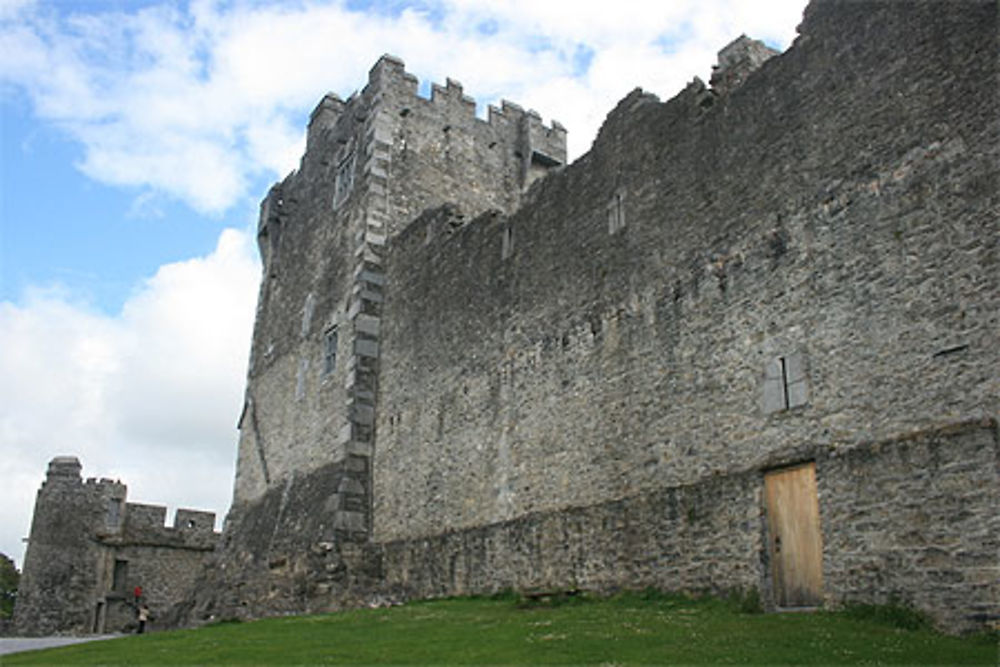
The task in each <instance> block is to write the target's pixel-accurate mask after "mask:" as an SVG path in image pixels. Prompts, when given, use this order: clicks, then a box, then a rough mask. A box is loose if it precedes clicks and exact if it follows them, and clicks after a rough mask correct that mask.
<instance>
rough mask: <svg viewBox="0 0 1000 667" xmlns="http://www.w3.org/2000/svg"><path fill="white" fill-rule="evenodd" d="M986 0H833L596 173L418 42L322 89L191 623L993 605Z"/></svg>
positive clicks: (639, 130) (265, 222)
mask: <svg viewBox="0 0 1000 667" xmlns="http://www.w3.org/2000/svg"><path fill="white" fill-rule="evenodd" d="M996 14H997V5H996V3H995V2H986V1H977V0H970V1H968V2H962V3H955V2H942V1H935V0H913V1H907V2H883V3H859V2H854V1H850V0H843V1H841V0H816V1H814V2H813V3H812V4H811V5H810V6H809V8H808V9H807V10H806V13H805V16H804V19H803V22H802V24H801V26H800V28H799V32H800V34H799V37H798V38H797V39H796V41H795V43H794V44H793V45H792V46H791V47H790V48H789V49H788V50H787V51H786V52H785V53H782V54H775V53H774V52H772V51H771V50H770V49H768V48H767V47H766V46H764V45H763V44H761V43H759V42H754V41H753V40H750V39H748V38H746V37H741V38H739V39H737V40H736V41H734V42H732V43H731V44H730V45H728V46H727V47H725V49H723V51H722V52H721V53H720V57H719V65H718V67H717V68H716V70H715V72H714V74H713V76H712V81H711V86H706V85H705V84H704V83H702V82H701V81H699V80H697V79H696V80H695V81H693V82H692V83H691V84H690V85H688V87H687V88H686V89H684V90H683V91H681V92H680V93H679V94H677V95H676V96H675V97H673V98H672V99H670V100H668V101H666V102H661V101H660V100H659V98H657V97H656V96H655V95H653V94H651V93H649V92H646V91H643V90H641V89H636V90H635V91H633V92H632V93H630V94H629V95H628V96H626V97H625V98H624V99H623V100H622V101H621V102H620V103H619V104H618V105H617V107H616V108H615V109H613V110H612V111H611V112H610V113H609V115H608V117H607V119H606V121H605V122H604V125H603V127H602V128H601V130H600V132H599V134H598V136H597V138H596V140H595V141H594V144H593V146H592V147H591V149H590V151H589V152H588V153H587V154H585V155H584V156H583V157H581V158H580V159H579V160H577V161H575V162H574V163H573V164H570V165H566V164H565V163H566V153H565V130H564V129H563V128H562V127H561V126H560V125H559V124H557V123H551V124H550V125H546V124H543V123H542V121H541V119H540V118H539V116H538V115H537V114H536V113H534V112H533V111H526V110H524V109H522V108H520V107H518V106H516V105H514V104H511V103H509V102H504V103H502V104H501V105H500V107H498V108H490V109H489V111H488V114H487V118H486V119H485V120H483V119H480V118H477V117H476V115H475V103H474V102H473V101H472V100H470V99H469V98H468V97H466V96H465V95H464V94H463V91H462V87H461V85H459V84H458V83H457V82H455V81H451V80H449V81H447V82H446V84H445V85H444V86H437V85H435V86H433V87H432V94H431V97H430V99H424V98H422V97H420V96H418V95H417V82H416V80H415V79H414V78H413V77H412V76H411V75H410V74H408V73H407V72H406V71H405V68H404V66H403V64H402V62H400V61H399V60H397V59H395V58H393V57H389V56H385V57H383V58H382V59H380V60H379V61H378V63H376V65H375V66H374V67H373V69H372V70H371V72H370V74H369V79H368V83H367V85H366V86H365V87H364V88H363V89H362V90H361V91H360V92H358V93H357V94H355V95H354V96H352V97H351V98H349V99H347V100H341V99H339V98H337V97H336V96H333V95H328V96H326V97H325V98H324V99H323V100H322V101H321V102H320V104H319V106H318V107H317V109H316V111H315V112H314V113H313V115H312V118H311V121H310V125H309V132H308V140H307V149H306V153H305V155H304V156H303V158H302V162H301V165H300V168H299V169H298V170H297V171H295V172H294V173H292V174H291V175H289V176H288V177H287V178H286V179H285V180H284V181H282V182H281V183H279V184H277V185H275V186H274V187H273V188H272V189H271V191H270V193H269V194H268V196H267V197H266V198H265V200H264V202H263V204H262V206H261V217H260V227H259V241H260V250H261V255H262V258H263V261H264V274H263V276H262V281H261V289H260V298H259V303H258V312H257V320H256V325H255V331H254V339H253V351H252V356H251V360H250V368H249V372H248V379H247V391H246V402H245V406H244V410H243V414H242V416H241V418H240V422H239V423H240V446H239V454H238V462H237V474H236V481H235V488H234V495H233V506H232V508H231V511H230V513H229V516H228V519H227V523H226V529H225V531H224V535H223V539H222V543H221V546H220V548H219V550H218V551H217V553H216V555H215V557H213V558H212V559H211V560H210V562H209V563H208V565H207V566H206V568H205V569H204V570H203V571H202V573H201V574H200V576H199V580H198V583H197V584H196V593H195V595H194V596H193V597H192V598H190V599H188V600H186V601H185V602H184V603H183V604H182V605H179V606H178V607H177V608H176V609H175V611H174V612H173V613H174V616H173V617H172V618H173V619H174V621H175V622H177V623H196V622H203V621H205V620H208V619H212V618H226V617H254V616H261V615H267V614H274V613H284V612H305V611H323V610H332V609H338V608H343V607H348V606H356V605H367V604H375V603H380V602H382V601H385V600H387V599H407V598H412V597H429V596H440V595H453V594H462V593H482V592H489V591H496V590H500V589H503V588H507V587H515V588H521V589H550V590H555V589H564V588H587V589H591V590H597V591H610V590H617V589H620V588H629V587H643V586H657V587H659V588H662V589H666V590H678V591H715V592H722V591H726V590H729V589H735V588H740V589H743V590H746V589H748V588H752V589H757V590H758V591H760V593H761V595H762V599H764V601H765V604H766V605H767V606H768V608H770V609H782V608H788V607H803V606H805V607H816V606H825V607H830V608H835V607H837V606H839V605H842V604H845V603H849V602H886V601H889V600H898V601H901V602H903V603H906V604H910V605H913V606H915V607H916V608H918V609H921V610H923V611H925V612H927V613H928V614H930V615H931V616H932V617H933V618H934V619H935V620H936V622H937V623H938V624H939V626H940V627H942V628H945V629H948V630H951V631H964V630H973V629H977V628H982V627H985V626H988V625H990V624H993V623H996V621H997V620H998V619H1000V584H998V579H1000V564H998V537H997V536H998V534H1000V523H998V522H1000V519H998V512H997V509H996V508H997V507H1000V445H998V427H997V419H998V417H1000V373H998V371H997V369H998V368H1000V263H998V249H997V244H998V239H1000V182H998V164H1000V155H998V146H1000V141H998V139H1000V116H998V114H997V113H996V108H997V104H996V102H997V100H996V90H997V87H996V82H997V58H996V54H997V52H998V50H997V46H998V45H997V32H996V25H997V16H996ZM81 604H82V603H81Z"/></svg>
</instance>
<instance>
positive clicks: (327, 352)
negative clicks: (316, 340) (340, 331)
mask: <svg viewBox="0 0 1000 667" xmlns="http://www.w3.org/2000/svg"><path fill="white" fill-rule="evenodd" d="M336 369H337V327H335V326H333V327H330V328H329V329H327V330H326V333H324V334H323V375H324V376H327V375H330V374H331V373H333V372H334V371H335V370H336Z"/></svg>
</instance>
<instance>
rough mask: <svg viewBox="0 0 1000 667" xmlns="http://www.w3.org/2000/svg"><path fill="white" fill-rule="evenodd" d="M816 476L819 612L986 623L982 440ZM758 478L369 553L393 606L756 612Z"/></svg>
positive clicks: (988, 433)
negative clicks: (748, 595)
mask: <svg viewBox="0 0 1000 667" xmlns="http://www.w3.org/2000/svg"><path fill="white" fill-rule="evenodd" d="M802 460H813V461H815V462H816V470H817V486H818V495H819V505H820V514H821V523H822V531H823V543H824V558H823V570H824V597H825V601H826V604H827V606H829V607H834V608H835V607H837V606H840V605H841V604H843V603H845V602H866V603H884V602H889V601H892V600H898V601H899V602H902V603H905V604H911V605H913V606H914V607H916V608H918V609H921V610H923V611H925V612H927V613H928V614H930V615H931V616H932V617H933V618H934V619H935V621H936V622H937V623H938V625H939V626H940V627H941V628H943V629H946V630H950V631H965V630H970V629H976V628H981V627H984V626H985V625H987V624H989V623H990V622H992V621H995V620H996V619H997V618H1000V603H998V600H1000V595H998V593H1000V588H998V584H997V580H998V575H1000V568H998V559H997V553H998V550H997V547H998V544H997V539H998V538H997V535H998V532H1000V531H998V523H1000V519H998V516H997V512H996V508H997V507H998V506H1000V491H998V488H1000V484H998V477H1000V475H998V465H997V461H998V447H997V427H996V424H995V422H993V421H983V422H971V423H962V424H956V425H952V426H949V427H947V428H942V429H936V430H933V431H926V432H922V433H918V434H913V435H908V436H905V437H900V438H897V439H894V440H890V441H883V442H879V443H872V444H868V445H862V446H859V447H854V448H852V449H850V450H847V451H843V452H841V451H838V450H837V449H836V448H826V447H824V448H822V449H814V450H811V451H810V450H807V449H799V450H797V451H796V452H794V453H790V454H789V457H788V460H786V461H781V463H789V462H794V461H802ZM763 476H764V470H751V471H745V472H742V473H739V474H733V475H726V476H715V477H710V478H707V479H704V480H701V481H699V482H698V483H696V484H691V485H685V486H678V487H671V488H665V489H662V490H658V491H654V492H651V493H646V494H642V495H638V496H634V497H630V498H623V499H621V500H617V501H614V502H608V503H601V504H597V505H593V506H590V507H583V508H573V509H566V510H564V511H556V512H545V513H537V514H532V515H528V516H524V517H521V518H518V519H515V520H512V521H507V522H503V523H497V524H493V525H488V526H483V527H479V528H475V529H469V530H462V531H454V532H448V533H444V534H440V535H433V536H427V537H425V538H423V539H414V540H400V541H393V542H388V543H385V544H384V545H382V546H383V568H384V573H385V590H386V591H395V592H396V593H397V594H400V595H403V596H405V597H419V598H424V597H436V596H445V595H460V594H471V593H485V592H494V591H498V590H502V589H505V588H514V589H520V590H531V589H536V590H537V589H568V588H581V589H587V590H596V591H603V592H608V591H613V590H616V589H619V588H642V587H646V586H654V587H656V588H659V589H663V590H673V591H696V592H716V593H718V592H724V591H726V590H729V589H735V588H741V589H744V590H745V589H748V588H756V589H759V590H761V591H762V592H763V596H762V597H763V599H764V600H765V604H768V605H769V606H770V605H771V603H770V602H769V601H770V599H771V592H770V587H771V583H770V576H769V573H768V556H767V553H766V549H765V545H766V544H767V539H766V538H767V535H766V530H767V528H766V516H765V510H764V501H763Z"/></svg>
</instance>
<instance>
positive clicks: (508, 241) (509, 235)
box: [500, 227, 514, 259]
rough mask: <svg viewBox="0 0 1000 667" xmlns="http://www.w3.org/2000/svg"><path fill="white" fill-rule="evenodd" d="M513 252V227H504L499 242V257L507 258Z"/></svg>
mask: <svg viewBox="0 0 1000 667" xmlns="http://www.w3.org/2000/svg"><path fill="white" fill-rule="evenodd" d="M513 252H514V228H513V227H504V229H503V238H502V242H501V244H500V258H501V259H507V258H509V257H510V255H511V253H513Z"/></svg>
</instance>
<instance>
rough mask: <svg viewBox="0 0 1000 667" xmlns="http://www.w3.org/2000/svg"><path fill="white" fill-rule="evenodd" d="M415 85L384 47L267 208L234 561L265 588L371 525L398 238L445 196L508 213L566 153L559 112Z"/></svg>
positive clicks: (312, 130) (333, 105) (336, 104)
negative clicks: (384, 325) (388, 260)
mask: <svg viewBox="0 0 1000 667" xmlns="http://www.w3.org/2000/svg"><path fill="white" fill-rule="evenodd" d="M417 87H418V82H417V80H416V78H415V77H413V76H412V75H411V74H409V73H407V72H406V71H405V69H404V66H403V63H402V62H401V61H399V60H397V59H395V58H393V57H390V56H384V57H382V58H381V59H380V60H379V61H378V62H377V63H376V64H375V66H374V67H373V68H372V70H371V72H370V74H369V79H368V84H367V85H366V86H365V87H364V89H363V90H362V91H361V92H359V93H356V94H355V95H352V96H351V97H350V98H349V99H347V100H346V101H345V100H341V99H340V98H338V97H337V96H335V95H332V94H329V95H327V96H325V97H324V98H323V100H322V101H321V102H320V103H319V105H318V106H317V107H316V109H315V111H314V112H313V113H312V116H311V119H310V123H309V130H308V138H307V147H306V153H305V155H304V156H303V158H302V161H301V165H300V168H299V169H298V170H297V171H295V172H293V173H292V174H291V175H289V176H288V177H287V178H286V179H285V180H284V181H282V182H281V183H279V184H277V185H275V186H274V187H273V188H272V189H271V191H270V192H269V194H268V195H267V197H266V198H265V199H264V201H263V203H262V205H261V212H260V224H259V229H258V241H259V247H260V253H261V257H262V259H263V266H264V277H263V279H262V283H261V288H260V295H259V302H258V310H257V318H256V325H255V329H254V336H253V346H252V352H251V360H250V368H249V373H248V380H247V391H246V401H245V405H244V410H243V413H242V416H241V417H240V420H239V429H240V445H239V455H238V463H237V473H236V483H235V490H234V495H233V508H232V512H231V514H230V524H231V525H230V526H229V531H228V534H229V535H230V536H231V538H232V539H231V540H228V539H227V551H226V554H227V556H226V558H225V561H226V563H227V566H228V567H229V569H230V571H231V570H232V563H233V562H238V563H241V564H242V565H241V567H244V566H245V567H249V568H250V569H251V570H256V571H258V572H266V573H267V576H263V577H258V576H253V577H251V576H246V577H242V578H243V579H244V580H253V581H257V582H259V585H260V586H263V587H265V588H266V587H267V586H269V585H271V584H268V583H267V581H272V583H273V582H275V581H276V582H280V583H278V584H275V585H278V586H279V587H281V586H284V585H289V586H292V585H295V584H293V583H291V580H292V579H294V578H295V575H294V573H295V572H301V571H309V572H327V573H333V574H332V575H331V576H329V577H324V576H321V577H319V580H313V579H310V582H311V583H310V585H315V586H320V587H323V586H332V585H334V581H333V580H334V579H336V578H337V577H338V576H340V573H342V572H343V570H344V564H343V559H344V558H345V557H346V555H345V552H346V551H350V550H351V549H352V548H353V547H352V546H350V545H360V544H364V543H365V542H366V540H367V538H368V536H369V534H370V529H371V516H370V511H371V503H372V498H371V487H372V485H371V453H372V443H373V438H374V432H373V425H374V423H375V411H376V396H377V387H376V381H377V377H378V363H379V356H380V349H379V348H380V330H381V308H382V302H383V300H384V297H385V292H384V290H385V289H386V285H385V279H384V275H385V274H384V266H383V257H384V247H385V244H386V242H387V240H388V239H390V238H391V237H393V236H394V235H396V234H398V233H399V232H400V231H401V230H402V229H403V228H404V227H405V226H406V225H407V224H408V223H409V222H410V221H411V220H412V219H414V218H416V217H417V216H418V215H420V214H421V213H422V212H424V211H426V210H428V209H434V208H436V207H440V206H442V205H444V204H445V203H448V204H449V206H450V209H449V210H450V211H451V213H450V215H451V224H452V225H453V228H456V229H457V228H458V227H460V226H462V224H463V223H464V221H466V220H470V219H472V218H473V217H475V216H477V215H480V214H482V213H484V212H486V211H491V210H493V211H498V212H510V211H512V210H514V209H515V208H517V206H518V205H519V204H520V202H521V199H522V197H523V196H524V195H525V193H526V191H527V189H528V188H529V186H530V185H531V184H532V183H533V182H534V181H535V180H537V179H538V178H539V177H541V176H543V175H544V174H545V173H547V172H548V171H549V170H551V169H553V168H557V167H559V166H561V165H562V164H563V163H564V162H565V160H566V132H565V130H564V129H563V128H562V127H561V126H560V125H558V124H557V123H553V124H552V125H551V126H545V125H543V124H542V121H541V119H540V117H539V116H538V115H537V114H536V113H534V112H532V111H525V110H523V109H522V108H520V107H519V106H517V105H515V104H511V103H509V102H506V101H505V102H503V104H502V105H501V106H500V107H499V108H494V107H491V108H489V110H488V115H487V119H486V120H483V119H480V118H477V116H476V104H475V102H474V101H473V100H472V99H470V98H469V97H467V96H466V95H464V94H463V92H462V86H461V85H460V84H459V83H457V82H455V81H452V80H448V81H447V83H446V84H445V85H444V86H439V85H433V86H432V88H431V95H430V98H429V99H425V98H423V97H420V96H419V95H418V94H417ZM316 558H318V559H319V561H320V562H319V563H311V564H307V563H306V562H305V561H306V560H309V559H316ZM364 560H365V563H369V564H370V561H369V560H368V559H364ZM333 575H336V576H333ZM226 576H227V577H228V576H229V574H226ZM327 579H329V581H327ZM247 586H251V584H248V585H247ZM237 588H240V587H237ZM243 598H246V599H243ZM252 598H254V596H253V595H249V594H248V595H243V596H242V598H241V599H239V600H235V601H234V602H236V603H238V604H242V603H243V602H246V601H247V600H250V599H252ZM248 604H250V603H248Z"/></svg>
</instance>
